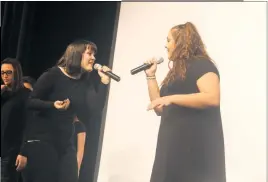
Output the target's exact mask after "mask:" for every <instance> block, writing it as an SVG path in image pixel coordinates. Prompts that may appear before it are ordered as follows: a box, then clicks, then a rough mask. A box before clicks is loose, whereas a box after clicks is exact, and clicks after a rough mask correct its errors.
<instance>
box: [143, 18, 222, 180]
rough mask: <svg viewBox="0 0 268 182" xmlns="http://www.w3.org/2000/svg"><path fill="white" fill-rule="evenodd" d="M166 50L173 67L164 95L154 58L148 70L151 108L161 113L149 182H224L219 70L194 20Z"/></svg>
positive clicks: (173, 34) (172, 35) (173, 33)
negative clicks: (158, 82) (205, 46)
mask: <svg viewBox="0 0 268 182" xmlns="http://www.w3.org/2000/svg"><path fill="white" fill-rule="evenodd" d="M166 48H167V52H168V58H169V60H170V61H172V62H170V63H173V66H172V67H170V71H169V72H168V74H167V76H166V78H165V79H164V81H163V83H162V87H161V89H160V91H159V87H158V85H157V82H156V80H155V72H156V67H157V64H156V63H155V60H149V61H148V63H154V64H153V65H152V66H151V68H149V69H148V70H146V75H147V80H148V81H147V84H148V88H149V96H150V99H151V103H150V104H149V107H148V110H151V109H154V110H155V112H156V113H157V114H158V115H161V124H160V128H159V134H158V142H157V148H156V156H155V161H154V165H153V171H152V175H151V182H225V181H226V179H225V157H224V139H223V131H222V123H221V113H220V76H219V72H218V70H217V68H216V66H215V65H214V64H213V62H212V60H211V59H210V57H209V56H208V54H207V52H206V50H205V48H204V44H203V42H202V39H201V37H200V35H199V34H198V31H197V29H196V28H195V26H194V25H193V24H192V23H190V22H188V23H186V24H182V25H178V26H175V27H173V28H172V29H171V30H170V32H169V34H168V37H167V43H166Z"/></svg>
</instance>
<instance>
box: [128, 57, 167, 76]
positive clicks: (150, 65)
mask: <svg viewBox="0 0 268 182" xmlns="http://www.w3.org/2000/svg"><path fill="white" fill-rule="evenodd" d="M163 61H164V59H163V58H162V57H158V58H152V59H149V60H147V61H146V62H145V63H144V64H143V65H141V66H139V67H137V68H134V69H132V70H131V71H130V73H131V74H132V75H135V74H137V73H139V72H141V71H145V73H146V75H147V76H154V75H155V72H156V69H157V64H160V63H162V62H163Z"/></svg>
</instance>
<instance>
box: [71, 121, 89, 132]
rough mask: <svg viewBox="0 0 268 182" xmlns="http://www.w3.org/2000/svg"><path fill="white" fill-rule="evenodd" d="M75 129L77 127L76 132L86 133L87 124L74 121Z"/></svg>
mask: <svg viewBox="0 0 268 182" xmlns="http://www.w3.org/2000/svg"><path fill="white" fill-rule="evenodd" d="M74 129H75V133H76V134H78V133H86V127H85V125H84V124H83V123H82V122H80V121H76V122H74Z"/></svg>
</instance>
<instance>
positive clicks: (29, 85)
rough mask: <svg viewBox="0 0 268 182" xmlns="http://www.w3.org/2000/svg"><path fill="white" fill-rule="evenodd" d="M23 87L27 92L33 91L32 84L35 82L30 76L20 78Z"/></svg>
mask: <svg viewBox="0 0 268 182" xmlns="http://www.w3.org/2000/svg"><path fill="white" fill-rule="evenodd" d="M22 80H23V85H24V87H26V88H28V89H29V90H31V91H33V87H34V84H35V82H36V80H35V79H34V78H32V77H30V76H24V77H23V78H22Z"/></svg>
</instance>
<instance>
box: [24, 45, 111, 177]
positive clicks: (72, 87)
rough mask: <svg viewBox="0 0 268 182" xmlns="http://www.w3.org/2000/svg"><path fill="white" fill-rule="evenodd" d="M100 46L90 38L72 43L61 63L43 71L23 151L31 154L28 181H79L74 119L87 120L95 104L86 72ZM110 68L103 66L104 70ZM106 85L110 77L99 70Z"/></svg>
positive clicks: (33, 95) (33, 97) (31, 101)
mask: <svg viewBox="0 0 268 182" xmlns="http://www.w3.org/2000/svg"><path fill="white" fill-rule="evenodd" d="M96 51H97V47H96V45H95V44H94V43H92V42H88V41H77V42H74V43H71V44H70V45H69V46H68V47H67V49H66V51H65V53H64V55H63V56H62V58H61V61H60V62H61V64H59V66H55V67H52V68H51V69H49V70H48V71H47V72H45V73H43V74H42V75H41V76H40V78H39V79H38V80H37V82H36V83H35V86H34V89H33V92H32V93H31V96H30V99H29V103H28V108H30V109H33V110H36V112H35V113H34V116H33V118H32V119H31V121H30V123H29V124H28V127H27V131H26V137H25V138H26V143H25V146H24V147H23V149H22V153H24V155H26V156H27V157H28V165H27V167H26V170H25V171H24V174H23V176H24V180H25V181H26V182H28V181H31V182H43V181H44V182H48V181H49V182H58V181H59V182H76V181H77V180H78V174H77V170H78V169H77V159H76V151H75V149H74V147H73V145H72V134H73V119H74V116H75V115H77V117H78V118H79V120H80V121H82V122H87V120H88V117H89V116H88V115H89V114H90V112H91V111H90V108H91V107H93V106H92V105H93V103H90V105H91V106H90V105H88V104H87V102H88V97H94V98H97V96H96V95H88V94H87V92H86V91H87V82H86V79H85V78H86V76H85V75H86V74H87V73H88V72H91V71H92V70H93V63H94V62H95V53H96ZM108 70H109V68H107V67H103V69H102V71H104V72H105V71H108ZM98 74H99V76H100V77H101V82H102V83H103V84H102V86H103V85H107V84H108V83H109V82H110V79H109V77H108V76H106V75H105V74H103V73H102V72H101V70H99V71H98Z"/></svg>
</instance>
